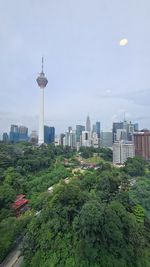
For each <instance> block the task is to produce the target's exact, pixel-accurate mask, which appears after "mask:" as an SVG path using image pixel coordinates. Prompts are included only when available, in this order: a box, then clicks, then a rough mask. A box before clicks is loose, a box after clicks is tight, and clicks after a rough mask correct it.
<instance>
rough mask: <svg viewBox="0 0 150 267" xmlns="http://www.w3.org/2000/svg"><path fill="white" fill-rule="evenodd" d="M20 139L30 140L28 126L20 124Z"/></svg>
mask: <svg viewBox="0 0 150 267" xmlns="http://www.w3.org/2000/svg"><path fill="white" fill-rule="evenodd" d="M19 141H28V128H27V127H25V126H19Z"/></svg>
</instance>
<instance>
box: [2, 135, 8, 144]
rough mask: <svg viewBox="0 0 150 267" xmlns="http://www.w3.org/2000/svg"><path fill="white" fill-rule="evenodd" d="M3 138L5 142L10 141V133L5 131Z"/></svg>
mask: <svg viewBox="0 0 150 267" xmlns="http://www.w3.org/2000/svg"><path fill="white" fill-rule="evenodd" d="M2 140H3V142H4V143H8V141H9V136H8V133H3V137H2Z"/></svg>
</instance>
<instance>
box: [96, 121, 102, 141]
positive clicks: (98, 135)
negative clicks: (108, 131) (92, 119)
mask: <svg viewBox="0 0 150 267" xmlns="http://www.w3.org/2000/svg"><path fill="white" fill-rule="evenodd" d="M96 133H97V137H98V138H100V133H101V123H100V121H97V122H96Z"/></svg>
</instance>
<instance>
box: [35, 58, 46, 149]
mask: <svg viewBox="0 0 150 267" xmlns="http://www.w3.org/2000/svg"><path fill="white" fill-rule="evenodd" d="M36 81H37V83H38V86H39V87H40V113H39V139H38V143H39V145H41V144H43V143H44V88H45V87H46V85H47V83H48V80H47V78H46V77H45V74H44V72H43V58H42V71H41V73H40V75H39V76H38V78H37V79H36Z"/></svg>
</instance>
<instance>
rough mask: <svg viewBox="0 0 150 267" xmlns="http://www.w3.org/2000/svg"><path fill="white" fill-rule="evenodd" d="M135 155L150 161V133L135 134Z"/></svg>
mask: <svg viewBox="0 0 150 267" xmlns="http://www.w3.org/2000/svg"><path fill="white" fill-rule="evenodd" d="M134 145H135V155H136V156H141V157H143V158H144V159H145V160H150V131H144V130H143V131H142V132H137V133H134Z"/></svg>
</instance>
